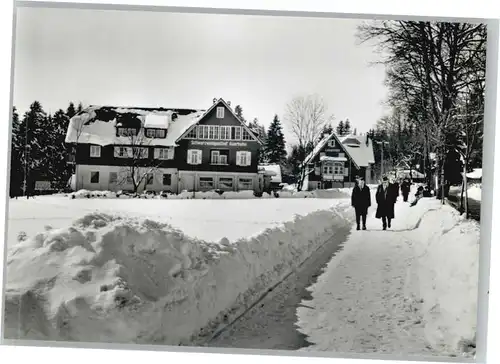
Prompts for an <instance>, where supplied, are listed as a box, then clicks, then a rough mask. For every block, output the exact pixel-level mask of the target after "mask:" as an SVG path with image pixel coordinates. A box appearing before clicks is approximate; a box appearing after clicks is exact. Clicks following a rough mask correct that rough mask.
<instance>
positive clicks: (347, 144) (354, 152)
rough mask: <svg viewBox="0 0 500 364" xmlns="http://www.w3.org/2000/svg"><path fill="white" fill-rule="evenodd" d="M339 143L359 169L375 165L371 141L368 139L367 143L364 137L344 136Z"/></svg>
mask: <svg viewBox="0 0 500 364" xmlns="http://www.w3.org/2000/svg"><path fill="white" fill-rule="evenodd" d="M340 141H341V143H342V144H343V145H344V148H345V149H346V151H347V152H348V153H349V155H350V156H351V158H352V159H353V160H354V162H355V163H356V164H357V165H358V166H359V167H368V165H370V164H373V163H375V156H374V154H373V144H372V140H371V139H370V138H368V143H367V142H366V141H367V136H366V135H346V136H344V137H342V138H341V140H340ZM356 141H357V143H356Z"/></svg>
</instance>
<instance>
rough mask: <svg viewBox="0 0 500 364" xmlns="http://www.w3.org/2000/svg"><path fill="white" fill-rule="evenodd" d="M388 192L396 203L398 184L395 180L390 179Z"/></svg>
mask: <svg viewBox="0 0 500 364" xmlns="http://www.w3.org/2000/svg"><path fill="white" fill-rule="evenodd" d="M389 191H390V192H391V194H392V196H393V198H394V202H396V201H397V200H398V197H399V182H398V181H397V180H396V179H391V181H390V183H389Z"/></svg>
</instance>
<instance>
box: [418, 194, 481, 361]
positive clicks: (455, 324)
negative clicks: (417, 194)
mask: <svg viewBox="0 0 500 364" xmlns="http://www.w3.org/2000/svg"><path fill="white" fill-rule="evenodd" d="M422 201H424V203H423V204H422V205H421V206H420V208H419V209H426V208H427V209H428V211H427V213H425V214H424V215H423V217H422V220H421V222H420V226H419V228H418V229H417V230H415V231H413V232H412V234H411V238H412V240H413V241H414V242H415V243H414V246H415V249H416V255H417V257H418V258H417V267H418V268H417V269H418V275H419V280H420V294H421V297H422V298H423V301H424V302H423V311H424V319H425V333H426V338H427V340H428V341H429V343H430V344H431V345H432V346H433V347H434V348H436V349H437V350H438V351H440V352H448V353H451V354H459V353H463V352H464V351H467V350H468V349H467V345H469V344H471V343H473V344H475V332H476V315H477V295H478V279H479V278H478V274H479V273H478V263H479V238H480V228H479V224H478V223H477V222H475V221H472V220H466V219H465V218H464V217H462V216H460V214H459V213H458V212H457V211H456V210H455V209H453V208H452V207H451V206H448V205H440V204H439V201H437V200H427V201H425V200H421V201H419V204H420V202H422ZM419 204H417V206H418V205H419ZM431 205H434V206H431ZM417 206H415V207H417Z"/></svg>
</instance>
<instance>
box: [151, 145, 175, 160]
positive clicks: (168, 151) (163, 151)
mask: <svg viewBox="0 0 500 364" xmlns="http://www.w3.org/2000/svg"><path fill="white" fill-rule="evenodd" d="M155 159H160V160H167V159H174V148H156V149H155Z"/></svg>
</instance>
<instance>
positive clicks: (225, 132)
mask: <svg viewBox="0 0 500 364" xmlns="http://www.w3.org/2000/svg"><path fill="white" fill-rule="evenodd" d="M220 139H221V140H230V139H231V127H230V126H221V127H220Z"/></svg>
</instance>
